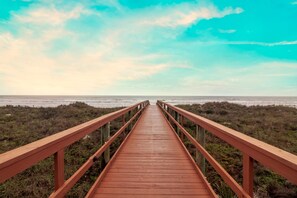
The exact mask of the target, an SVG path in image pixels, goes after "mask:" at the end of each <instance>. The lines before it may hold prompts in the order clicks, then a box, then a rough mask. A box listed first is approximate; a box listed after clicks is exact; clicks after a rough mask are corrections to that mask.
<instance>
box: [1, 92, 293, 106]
mask: <svg viewBox="0 0 297 198" xmlns="http://www.w3.org/2000/svg"><path fill="white" fill-rule="evenodd" d="M143 100H150V102H151V104H155V103H156V102H157V100H165V101H166V102H168V103H170V104H173V105H177V104H181V105H182V104H188V105H191V104H205V103H207V102H229V103H235V104H241V105H246V106H257V105H259V106H267V105H277V106H278V105H282V106H289V107H295V108H297V96H37V95H33V96H30V95H28V96H25V95H0V106H6V105H12V106H29V107H57V106H59V105H69V104H72V103H74V102H83V103H86V104H88V105H90V106H93V107H102V108H106V107H123V106H130V105H133V104H135V103H137V102H140V101H143Z"/></svg>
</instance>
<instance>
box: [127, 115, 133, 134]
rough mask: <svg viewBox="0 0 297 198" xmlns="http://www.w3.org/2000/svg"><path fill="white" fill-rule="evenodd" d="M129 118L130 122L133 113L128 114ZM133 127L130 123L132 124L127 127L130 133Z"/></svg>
mask: <svg viewBox="0 0 297 198" xmlns="http://www.w3.org/2000/svg"><path fill="white" fill-rule="evenodd" d="M128 118H129V120H130V119H131V111H129V112H128ZM129 120H128V121H129ZM131 125H132V123H130V124H129V125H128V126H127V128H128V131H129V132H130V131H131V128H132V127H131Z"/></svg>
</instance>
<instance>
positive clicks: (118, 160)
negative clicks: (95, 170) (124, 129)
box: [94, 105, 213, 197]
mask: <svg viewBox="0 0 297 198" xmlns="http://www.w3.org/2000/svg"><path fill="white" fill-rule="evenodd" d="M99 178H100V177H99ZM97 183H98V182H97ZM94 197H213V193H212V190H211V189H210V188H209V185H208V184H207V182H206V180H205V179H204V178H203V176H201V173H200V172H199V171H198V170H197V167H196V165H195V164H194V162H193V161H192V159H191V158H190V157H189V155H188V153H187V152H186V150H185V149H184V147H183V145H182V144H181V142H180V140H179V139H178V137H177V136H176V135H175V133H174V132H173V130H172V129H171V127H170V126H169V124H168V123H167V121H166V120H165V118H164V116H163V115H162V113H161V110H160V109H159V108H158V107H157V106H154V105H151V106H148V107H147V109H146V110H145V112H144V114H143V116H141V118H140V120H139V122H138V123H137V125H136V126H135V128H134V129H133V131H132V132H131V134H130V136H129V137H128V139H127V140H126V141H125V143H124V145H123V146H122V147H121V149H120V150H119V151H118V153H117V154H116V156H115V158H114V159H113V160H112V162H111V164H110V165H109V166H108V167H107V170H106V174H105V175H104V176H103V178H102V181H101V182H100V183H98V184H97V186H96V187H95V193H94Z"/></svg>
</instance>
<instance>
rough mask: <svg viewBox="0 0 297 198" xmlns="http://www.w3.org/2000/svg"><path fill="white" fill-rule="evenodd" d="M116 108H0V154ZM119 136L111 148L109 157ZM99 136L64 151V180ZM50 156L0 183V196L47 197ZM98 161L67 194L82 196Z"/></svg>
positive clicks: (95, 146) (51, 170) (95, 173)
mask: <svg viewBox="0 0 297 198" xmlns="http://www.w3.org/2000/svg"><path fill="white" fill-rule="evenodd" d="M119 109H120V108H95V107H91V106H89V105H86V104H84V103H80V102H77V103H74V104H70V105H61V106H58V107H56V108H43V107H40V108H34V107H21V106H5V107H0V134H1V135H0V153H3V152H6V151H9V150H11V149H14V148H17V147H19V146H22V145H25V144H28V143H30V142H33V141H36V140H38V139H41V138H44V137H46V136H49V135H52V134H54V133H57V132H60V131H63V130H65V129H68V128H70V127H73V126H76V125H78V124H81V123H83V122H86V121H89V120H91V119H94V118H96V117H99V116H101V115H104V114H107V113H110V112H113V111H116V110H119ZM120 124H121V123H120V121H118V120H116V121H114V122H112V123H111V135H112V134H113V133H114V132H116V131H117V129H119V127H120ZM122 139H123V137H119V138H118V141H116V142H115V143H114V144H112V146H111V154H112V153H113V152H114V151H115V150H116V147H117V146H118V145H119V143H120V141H121V140H122ZM100 143H101V134H100V130H96V131H94V132H93V133H91V134H90V135H89V136H87V137H86V138H84V139H82V140H80V141H78V142H76V143H74V144H72V145H70V146H69V147H68V148H67V149H66V150H65V178H66V179H67V178H69V177H70V176H71V175H72V174H73V173H74V172H75V171H76V170H77V169H78V168H79V167H80V166H81V165H82V164H83V163H84V162H85V161H86V160H87V159H88V158H89V157H90V156H91V155H92V154H94V153H95V151H96V150H97V149H98V148H99V147H100ZM53 165H54V163H53V157H49V158H47V159H45V160H43V161H41V162H39V163H38V164H37V165H34V166H33V167H31V168H29V169H27V170H25V171H24V172H22V173H20V174H17V175H16V176H14V177H13V178H11V179H9V180H7V181H6V182H4V183H3V184H0V197H48V196H49V195H50V194H51V193H52V192H53V191H54V180H53V179H54V178H53V173H54V167H53ZM102 168H103V167H101V159H100V160H99V161H98V162H97V163H95V165H94V166H93V167H92V168H91V169H90V170H89V171H88V172H87V173H86V175H85V176H84V177H83V178H82V179H81V180H80V181H79V183H77V184H76V185H75V186H74V187H73V189H72V190H71V191H70V192H69V193H68V194H67V197H83V196H84V195H85V194H86V192H87V191H88V189H89V188H90V187H91V185H92V184H93V182H94V181H95V179H96V178H97V177H98V175H99V173H100V171H101V170H102Z"/></svg>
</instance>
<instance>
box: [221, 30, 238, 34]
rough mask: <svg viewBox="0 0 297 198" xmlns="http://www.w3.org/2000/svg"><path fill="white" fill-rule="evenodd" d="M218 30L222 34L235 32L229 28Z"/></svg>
mask: <svg viewBox="0 0 297 198" xmlns="http://www.w3.org/2000/svg"><path fill="white" fill-rule="evenodd" d="M218 31H219V32H220V33H223V34H232V33H234V32H236V30H233V29H230V30H223V29H219V30H218Z"/></svg>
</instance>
